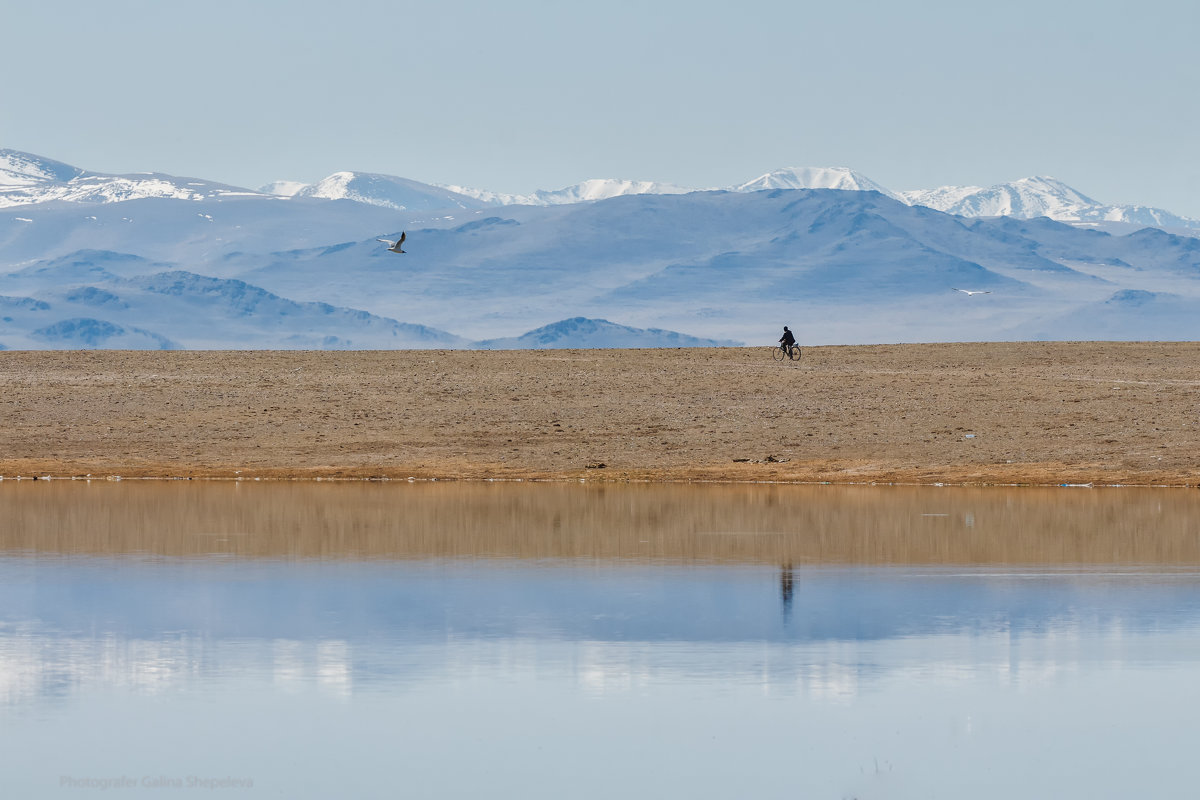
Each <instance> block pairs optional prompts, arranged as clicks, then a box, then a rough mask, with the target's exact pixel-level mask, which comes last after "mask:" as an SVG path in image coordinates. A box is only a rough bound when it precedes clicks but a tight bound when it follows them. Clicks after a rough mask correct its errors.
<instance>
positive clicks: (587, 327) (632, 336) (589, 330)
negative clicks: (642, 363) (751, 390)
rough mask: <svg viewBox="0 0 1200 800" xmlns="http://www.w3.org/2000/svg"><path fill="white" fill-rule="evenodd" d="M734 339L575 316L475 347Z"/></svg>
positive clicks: (705, 343) (701, 343) (689, 343)
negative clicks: (705, 337) (697, 335)
mask: <svg viewBox="0 0 1200 800" xmlns="http://www.w3.org/2000/svg"><path fill="white" fill-rule="evenodd" d="M739 344H741V343H740V342H733V341H719V340H716V339H702V338H699V337H696V336H687V335H684V334H682V333H677V332H675V331H665V330H661V329H659V328H648V329H647V328H631V327H629V326H627V325H616V324H614V323H612V322H609V321H608V320H606V319H587V318H586V317H572V318H571V319H564V320H561V321H559V322H555V323H552V324H550V325H543V326H542V327H540V328H537V329H535V330H532V331H529V332H528V333H525V334H522V335H521V336H512V337H508V338H505V339H486V340H484V341H481V342H476V343H475V347H478V348H481V349H484V350H551V349H562V348H574V347H580V348H587V347H613V348H622V347H731V346H736V345H739Z"/></svg>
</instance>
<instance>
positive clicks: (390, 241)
mask: <svg viewBox="0 0 1200 800" xmlns="http://www.w3.org/2000/svg"><path fill="white" fill-rule="evenodd" d="M375 241H377V242H383V243H384V244H386V245H387V246H388V247H392V246H394V245H395V244H396V243H395V242H393V241H392V240H391V239H376V240H375Z"/></svg>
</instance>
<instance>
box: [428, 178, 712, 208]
mask: <svg viewBox="0 0 1200 800" xmlns="http://www.w3.org/2000/svg"><path fill="white" fill-rule="evenodd" d="M442 188H445V189H448V190H450V191H453V192H456V193H458V194H463V195H466V196H468V197H472V198H475V199H476V200H479V201H480V202H482V203H485V204H487V205H498V206H512V205H517V206H557V205H565V204H569V203H587V202H592V201H595V200H607V199H609V198H610V197H621V196H624V195H630V194H687V193H688V192H694V191H697V190H696V189H685V188H684V187H682V186H675V185H674V184H670V183H658V182H655V181H629V180H620V179H614V178H596V179H593V180H587V181H583V182H582V183H576V184H574V185H572V186H567V187H564V188H562V189H555V190H553V191H547V190H539V191H536V192H534V193H533V194H525V195H521V194H503V193H499V192H491V191H488V190H486V189H470V188H467V187H465V186H444V187H442Z"/></svg>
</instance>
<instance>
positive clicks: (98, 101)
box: [0, 0, 1200, 217]
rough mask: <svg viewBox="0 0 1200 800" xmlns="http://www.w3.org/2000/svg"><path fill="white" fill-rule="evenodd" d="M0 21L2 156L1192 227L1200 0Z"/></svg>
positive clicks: (270, 3)
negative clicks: (1138, 213) (780, 183)
mask: <svg viewBox="0 0 1200 800" xmlns="http://www.w3.org/2000/svg"><path fill="white" fill-rule="evenodd" d="M3 28H4V31H3V33H0V41H2V42H3V51H2V52H3V54H4V58H3V62H4V69H3V77H2V79H0V147H10V148H15V149H18V150H27V151H31V152H34V153H38V154H40V155H44V156H49V157H51V158H57V159H59V160H62V161H66V162H68V163H71V164H74V165H76V166H80V167H83V168H86V169H91V170H96V171H103V172H126V171H151V170H152V171H161V172H169V173H173V174H177V175H191V176H197V177H204V178H209V179H212V180H219V181H224V182H227V183H233V184H238V185H243V186H259V185H261V184H264V183H266V182H268V181H271V180H276V179H294V180H303V181H313V180H316V179H319V178H321V177H324V176H325V175H327V174H329V173H331V172H334V171H337V170H342V169H351V170H361V171H368V172H383V173H388V174H392V175H400V176H404V177H409V178H413V179H415V180H420V181H427V182H436V183H458V184H462V185H467V186H474V187H479V188H486V189H493V190H497V191H509V192H525V191H530V190H533V189H537V188H547V189H553V188H559V187H562V186H565V185H568V184H571V183H575V182H578V181H580V180H584V179H586V178H593V177H613V178H637V179H645V180H659V181H667V182H672V183H677V184H681V185H684V186H696V187H706V186H723V185H728V184H732V183H736V182H741V181H745V180H749V179H751V178H754V177H756V176H757V175H760V174H762V173H763V172H766V171H768V170H770V169H774V168H777V167H783V166H848V167H852V168H854V169H856V170H858V171H860V172H862V173H864V174H865V175H867V176H869V177H871V178H873V179H875V180H876V181H879V182H880V183H882V184H884V185H885V186H887V187H889V188H892V189H896V190H905V189H916V188H930V187H934V186H940V185H945V184H974V185H982V186H989V185H992V184H995V183H1000V182H1004V181H1009V180H1015V179H1017V178H1022V177H1026V176H1029V175H1035V174H1039V175H1053V176H1054V177H1057V178H1059V179H1061V180H1063V181H1066V182H1067V183H1068V184H1070V185H1072V186H1074V187H1075V188H1076V189H1079V190H1080V191H1082V192H1084V193H1085V194H1090V195H1091V196H1093V197H1095V198H1096V199H1098V200H1101V201H1104V202H1109V203H1140V204H1143V205H1152V206H1159V207H1163V208H1167V209H1169V210H1171V211H1174V212H1176V213H1179V214H1183V215H1186V216H1192V217H1200V192H1197V190H1196V188H1197V186H1200V158H1198V153H1197V146H1196V139H1197V135H1196V133H1197V130H1198V129H1200V105H1198V104H1197V103H1196V99H1195V98H1196V96H1197V94H1198V90H1200V55H1198V52H1200V50H1198V49H1197V45H1196V42H1197V35H1198V34H1200V4H1196V3H1194V2H1191V0H1179V1H1178V2H1167V1H1166V0H1142V1H1141V2H1136V3H1134V2H1110V1H1109V0H1092V2H1075V1H1074V0H1066V1H1063V2H1056V1H1055V0H1041V1H1040V2H1029V1H1028V0H1008V2H1004V3H997V2H988V3H977V2H969V1H967V0H955V1H951V0H927V1H925V2H908V3H904V2H866V1H860V2H850V1H847V2H832V1H831V2H827V3H820V4H813V3H804V2H796V1H795V0H778V1H768V0H741V1H740V2H725V3H719V4H718V3H711V2H705V1H704V0H663V1H661V2H656V1H655V0H640V1H639V2H629V1H627V0H605V2H592V3H572V2H563V0H506V2H495V3H488V2H476V1H475V0H459V2H444V3H438V2H421V3H403V2H382V0H338V2H316V1H315V0H291V2H280V1H278V0H200V1H198V2H191V3H178V2H168V1H167V0H161V1H159V2H150V1H148V0H91V1H90V2H80V1H79V0H41V2H38V3H20V4H18V3H9V4H6V5H5V8H4V10H3Z"/></svg>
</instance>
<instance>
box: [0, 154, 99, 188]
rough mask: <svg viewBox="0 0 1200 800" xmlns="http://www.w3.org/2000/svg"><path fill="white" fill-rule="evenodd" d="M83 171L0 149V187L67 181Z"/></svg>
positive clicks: (29, 155)
mask: <svg viewBox="0 0 1200 800" xmlns="http://www.w3.org/2000/svg"><path fill="white" fill-rule="evenodd" d="M83 174H84V173H83V170H81V169H79V168H78V167H72V166H71V165H70V164H64V163H62V162H61V161H55V160H53V159H50V158H42V157H41V156H35V155H33V154H32V153H22V152H20V151H19V150H2V149H0V187H16V186H30V185H33V184H36V183H40V182H43V181H57V182H62V181H69V180H71V179H72V178H77V177H79V176H80V175H83Z"/></svg>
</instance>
